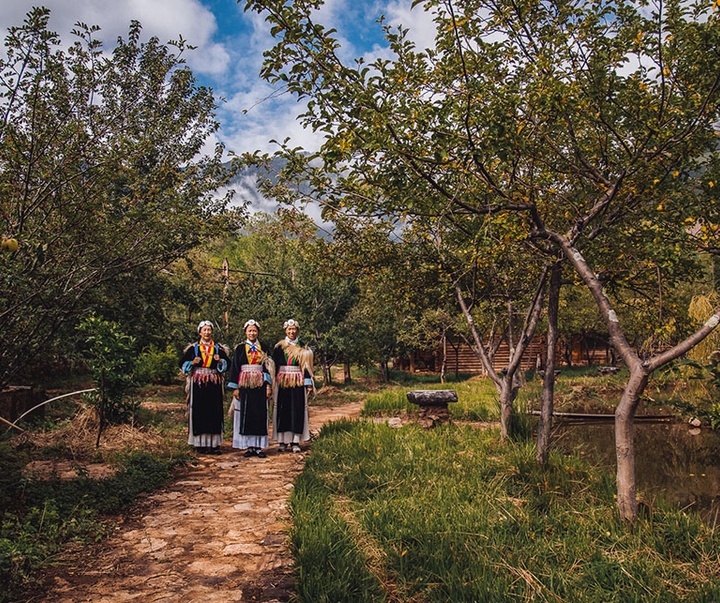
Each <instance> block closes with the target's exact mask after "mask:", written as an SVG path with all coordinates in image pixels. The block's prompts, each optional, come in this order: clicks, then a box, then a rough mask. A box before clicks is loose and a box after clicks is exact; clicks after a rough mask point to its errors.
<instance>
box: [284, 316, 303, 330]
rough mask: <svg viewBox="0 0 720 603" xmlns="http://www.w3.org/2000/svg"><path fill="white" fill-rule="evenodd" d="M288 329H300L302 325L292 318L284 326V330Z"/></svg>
mask: <svg viewBox="0 0 720 603" xmlns="http://www.w3.org/2000/svg"><path fill="white" fill-rule="evenodd" d="M288 327H297V328H298V329H299V328H300V323H299V322H298V321H297V320H293V319H292V318H289V319H288V320H286V321H285V324H283V329H287V328H288Z"/></svg>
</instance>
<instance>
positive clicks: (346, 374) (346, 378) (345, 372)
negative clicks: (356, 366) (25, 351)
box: [343, 360, 352, 384]
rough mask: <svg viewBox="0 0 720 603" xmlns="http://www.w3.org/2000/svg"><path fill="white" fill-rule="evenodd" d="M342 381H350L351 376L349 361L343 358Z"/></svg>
mask: <svg viewBox="0 0 720 603" xmlns="http://www.w3.org/2000/svg"><path fill="white" fill-rule="evenodd" d="M343 382H344V383H345V384H348V383H352V377H351V376H350V361H349V360H345V361H344V362H343Z"/></svg>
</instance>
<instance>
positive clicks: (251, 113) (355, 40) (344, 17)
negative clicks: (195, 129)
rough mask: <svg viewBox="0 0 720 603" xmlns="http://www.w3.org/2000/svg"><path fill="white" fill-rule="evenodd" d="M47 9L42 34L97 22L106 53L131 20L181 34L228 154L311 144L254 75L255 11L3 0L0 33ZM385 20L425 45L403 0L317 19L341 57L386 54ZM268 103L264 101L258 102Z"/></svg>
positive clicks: (207, 3)
mask: <svg viewBox="0 0 720 603" xmlns="http://www.w3.org/2000/svg"><path fill="white" fill-rule="evenodd" d="M39 5H42V6H46V7H48V8H49V9H50V10H51V11H52V12H51V19H50V29H52V30H53V31H56V32H57V33H59V34H60V35H61V36H63V37H67V38H68V39H69V35H68V32H69V31H70V30H71V29H72V27H73V24H74V23H76V22H78V21H81V22H84V23H86V24H88V25H99V26H100V27H101V32H100V34H99V37H100V38H101V39H102V40H103V42H104V45H105V47H106V48H112V46H113V44H114V41H115V40H116V39H117V37H118V36H120V35H125V34H126V33H127V29H128V25H129V23H130V21H131V20H132V19H136V20H138V21H140V23H141V24H142V26H143V31H144V33H145V35H146V36H147V37H149V36H153V35H154V36H157V37H158V38H159V39H160V40H161V41H162V42H165V41H167V40H171V39H177V38H178V36H179V35H182V37H183V38H185V39H186V40H187V41H188V42H189V43H191V44H192V45H194V46H197V50H195V51H193V52H191V53H190V54H189V55H188V56H187V61H188V64H189V65H190V67H191V68H192V70H193V72H194V73H195V74H196V75H197V77H198V78H199V79H200V81H201V82H202V83H203V84H207V85H210V86H212V88H213V89H214V91H215V92H216V95H217V96H218V97H220V98H222V99H224V101H223V102H222V103H221V105H220V109H219V114H218V116H219V119H220V121H221V124H222V128H221V131H220V133H219V134H218V138H219V139H220V140H221V141H222V142H223V143H225V145H226V147H227V148H228V149H230V150H233V151H235V152H238V153H239V152H243V151H252V150H255V149H261V150H271V148H272V147H271V145H270V144H269V141H270V140H271V139H278V140H282V139H284V138H286V137H288V136H290V137H291V138H292V139H293V141H294V143H296V144H297V145H301V146H305V147H308V146H314V143H313V138H312V135H311V133H309V132H306V131H303V129H302V128H301V126H300V125H299V124H298V123H296V121H295V116H296V115H297V114H298V113H299V112H300V108H299V107H298V106H297V103H296V101H295V100H294V99H292V98H291V97H289V96H288V95H280V96H277V95H275V96H274V97H273V92H275V91H273V90H272V89H271V88H270V87H269V86H268V85H267V84H266V83H265V82H263V81H262V80H261V79H260V78H259V77H258V72H259V69H260V65H261V63H262V53H263V51H264V50H266V49H267V48H269V47H270V46H271V45H272V38H271V37H270V34H269V32H268V29H269V27H268V25H267V23H265V22H264V20H263V18H262V17H261V16H259V15H257V14H255V13H250V12H247V13H246V12H244V11H243V7H244V3H243V2H241V3H240V4H238V3H237V2H236V1H235V0H112V1H108V0H44V1H42V0H8V1H6V2H2V3H0V31H1V32H2V35H3V38H4V36H5V30H6V29H7V27H9V26H11V25H19V24H21V23H22V20H23V18H24V16H25V14H26V13H27V12H28V11H29V10H30V9H31V8H32V7H33V6H39ZM380 15H385V17H386V19H387V20H388V22H390V23H392V24H400V23H402V24H403V25H404V26H406V27H409V28H410V29H411V31H412V32H413V36H414V38H415V39H416V40H417V41H418V42H420V43H425V42H426V41H427V39H428V37H429V36H431V35H432V22H431V20H430V19H429V17H428V16H427V14H425V13H424V12H423V11H422V10H421V9H414V10H411V9H410V0H378V1H373V0H326V6H325V8H324V9H323V11H322V13H321V17H320V20H321V21H322V22H323V23H324V24H325V25H327V26H332V27H335V28H336V29H337V30H338V35H339V36H340V40H341V41H342V52H343V54H344V55H345V56H347V57H356V56H365V57H368V58H373V57H375V56H378V55H380V54H384V53H385V52H386V48H385V44H384V40H383V39H382V32H381V30H380V26H379V25H378V24H377V22H376V20H377V18H378V17H379V16H380ZM268 98H272V100H265V99H268Z"/></svg>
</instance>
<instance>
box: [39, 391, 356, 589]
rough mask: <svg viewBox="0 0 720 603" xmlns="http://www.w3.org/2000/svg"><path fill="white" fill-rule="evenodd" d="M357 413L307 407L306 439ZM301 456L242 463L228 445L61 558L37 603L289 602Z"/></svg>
mask: <svg viewBox="0 0 720 603" xmlns="http://www.w3.org/2000/svg"><path fill="white" fill-rule="evenodd" d="M360 408H361V403H352V404H348V405H344V406H339V407H311V415H310V425H311V431H314V432H317V431H318V430H319V428H320V427H321V426H322V424H323V423H325V422H326V421H329V420H333V419H338V418H342V417H354V416H357V415H358V414H359V412H360ZM309 453H310V451H309V448H308V447H304V451H303V454H293V453H279V452H278V451H277V446H275V445H274V446H272V447H271V448H270V450H269V452H268V457H267V458H265V459H259V458H250V459H246V458H243V456H242V453H241V452H240V451H237V450H233V449H232V448H230V447H229V444H228V443H227V442H226V443H225V445H224V446H223V454H222V455H220V456H210V455H203V456H200V457H199V460H198V463H197V465H196V466H192V467H189V468H188V469H186V470H184V471H183V472H182V474H181V475H180V476H179V478H178V480H177V481H175V482H174V483H172V484H171V485H169V486H167V487H165V488H163V489H162V490H159V491H157V492H155V493H153V494H152V495H150V496H148V497H146V498H145V499H143V500H142V501H141V502H140V503H139V504H138V505H137V507H136V509H135V514H133V515H131V516H130V517H129V518H127V519H126V520H125V521H124V523H122V524H119V525H118V526H117V528H116V530H115V534H113V535H111V536H110V537H109V538H107V539H105V540H104V541H103V542H102V543H100V544H98V545H96V546H92V547H87V548H85V549H83V550H77V551H75V552H74V554H71V555H69V556H67V558H66V559H65V561H64V563H63V565H62V567H61V568H60V569H59V571H57V572H54V575H53V577H52V578H51V584H50V587H49V589H48V591H47V595H46V596H45V598H43V599H42V600H43V601H48V602H52V603H78V602H81V601H93V602H96V603H104V602H108V603H110V602H111V601H112V602H113V603H124V602H127V601H137V602H143V603H144V602H151V601H152V602H158V601H167V602H169V601H183V602H184V603H195V602H197V603H214V602H218V603H219V602H223V603H229V602H250V601H254V602H258V601H262V602H266V603H270V602H275V601H287V600H289V598H290V597H291V596H292V594H293V580H292V559H291V557H290V555H289V551H288V545H287V527H288V525H287V521H288V510H287V500H288V497H289V495H290V492H291V490H292V487H293V481H294V479H295V477H296V476H297V475H298V473H300V471H301V470H302V467H303V464H304V460H305V456H306V455H307V454H309Z"/></svg>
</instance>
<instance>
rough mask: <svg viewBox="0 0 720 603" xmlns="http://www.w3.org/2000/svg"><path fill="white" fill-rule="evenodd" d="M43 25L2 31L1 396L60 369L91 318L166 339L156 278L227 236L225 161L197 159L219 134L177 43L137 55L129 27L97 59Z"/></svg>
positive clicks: (91, 32)
mask: <svg viewBox="0 0 720 603" xmlns="http://www.w3.org/2000/svg"><path fill="white" fill-rule="evenodd" d="M49 18H50V13H49V11H48V10H47V9H45V8H35V9H33V10H32V11H31V12H30V13H29V14H28V15H27V17H26V19H25V21H24V22H23V24H22V25H20V26H17V27H11V28H9V30H8V34H7V37H6V38H5V46H4V52H3V58H2V59H0V76H1V77H0V82H1V83H0V116H2V117H1V118H0V163H1V164H2V166H3V169H2V170H1V171H0V234H2V235H8V236H12V237H14V238H16V239H17V240H18V241H19V249H18V250H17V251H16V252H15V253H12V254H7V253H4V254H2V257H0V350H2V351H0V355H1V356H2V357H1V360H2V362H0V384H1V383H7V382H8V381H9V380H10V379H11V378H12V377H13V376H15V375H18V374H19V373H21V372H22V369H23V368H24V367H25V366H26V365H27V364H28V363H29V362H31V361H32V360H33V359H34V358H35V357H36V355H38V354H40V353H41V355H42V360H43V362H47V360H48V359H49V358H50V357H51V356H52V353H53V352H57V353H58V354H59V355H61V356H63V357H64V356H65V355H66V353H67V351H66V347H67V345H68V342H72V341H73V339H74V337H75V333H74V332H72V327H73V326H74V325H76V324H77V323H78V322H79V320H80V317H82V316H84V315H86V314H87V313H88V312H89V311H96V312H97V313H98V314H100V315H103V316H105V317H106V318H108V319H110V320H117V321H123V322H127V323H128V324H132V325H138V326H137V327H135V328H140V327H139V326H140V325H142V323H143V321H142V320H141V317H142V314H143V313H145V314H146V315H147V316H148V319H149V325H145V326H146V327H147V326H158V325H160V326H162V325H163V321H162V319H161V317H158V312H159V308H160V306H161V303H162V301H163V300H164V295H163V291H162V287H159V286H158V284H159V281H158V279H156V278H155V275H156V274H157V272H158V271H159V270H160V269H161V268H164V267H165V266H167V264H168V263H169V262H171V261H172V260H174V259H176V258H178V257H180V256H181V255H182V254H183V253H185V252H186V251H187V249H189V248H192V247H193V246H194V245H196V244H197V243H198V242H199V241H201V240H204V239H205V238H206V237H207V236H210V235H212V234H213V233H215V232H217V231H218V230H222V229H226V228H232V227H233V226H235V225H237V220H236V219H235V217H236V212H228V211H226V206H227V203H228V201H229V197H225V198H217V197H216V195H215V191H216V190H217V189H218V188H219V187H220V186H222V185H223V184H224V183H225V182H226V181H227V179H228V177H229V172H228V170H227V169H226V167H224V166H223V161H222V160H223V157H222V149H221V148H220V147H218V148H216V149H215V151H214V153H212V155H211V156H203V155H200V153H201V151H202V149H203V145H204V144H205V141H206V140H207V138H208V137H210V136H211V135H212V134H213V132H215V131H216V129H217V127H218V124H217V122H216V120H215V117H214V111H215V101H214V99H213V96H212V92H211V91H210V90H209V89H207V88H204V87H201V86H198V85H197V83H196V81H195V79H194V77H193V74H192V73H191V71H190V70H189V69H188V68H187V66H186V65H185V64H184V59H183V57H182V55H183V53H184V52H186V51H187V50H188V48H187V46H186V43H185V42H184V41H183V40H182V39H181V40H179V41H176V42H170V43H168V44H167V45H163V44H161V43H160V42H159V41H158V40H157V39H156V38H150V39H149V40H148V41H146V42H141V36H142V30H141V26H140V24H139V23H137V22H132V23H131V24H130V26H129V30H128V34H127V36H126V37H125V38H123V37H121V38H119V39H118V41H117V45H116V46H115V47H114V48H112V49H104V48H102V45H101V44H100V42H99V41H98V40H97V39H96V38H95V34H96V32H97V27H94V26H87V25H84V24H77V26H76V27H75V29H74V30H73V35H74V36H75V41H74V42H73V43H71V44H70V46H69V48H68V47H65V45H63V44H61V40H60V37H59V36H58V35H57V34H56V33H54V32H51V31H49V30H48V29H47V28H48V21H49ZM119 116H122V118H119ZM151 317H152V320H150V318H151ZM138 334H139V333H138ZM21 348H22V350H23V353H22V354H17V353H10V352H9V350H17V349H21ZM45 368H46V367H45Z"/></svg>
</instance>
